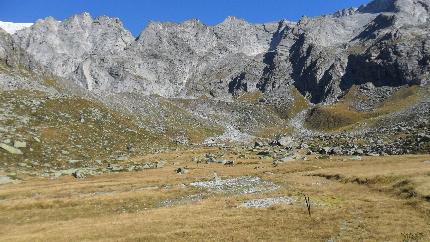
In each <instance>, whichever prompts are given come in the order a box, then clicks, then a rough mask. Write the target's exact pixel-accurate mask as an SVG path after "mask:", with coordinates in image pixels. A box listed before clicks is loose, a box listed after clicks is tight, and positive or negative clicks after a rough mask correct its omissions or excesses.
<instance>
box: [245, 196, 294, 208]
mask: <svg viewBox="0 0 430 242" xmlns="http://www.w3.org/2000/svg"><path fill="white" fill-rule="evenodd" d="M295 201H296V199H295V198H293V197H272V198H261V199H254V200H249V201H246V202H244V203H242V204H241V205H239V206H238V207H242V208H268V207H271V206H273V205H277V204H287V205H292V204H293V203H294V202H295Z"/></svg>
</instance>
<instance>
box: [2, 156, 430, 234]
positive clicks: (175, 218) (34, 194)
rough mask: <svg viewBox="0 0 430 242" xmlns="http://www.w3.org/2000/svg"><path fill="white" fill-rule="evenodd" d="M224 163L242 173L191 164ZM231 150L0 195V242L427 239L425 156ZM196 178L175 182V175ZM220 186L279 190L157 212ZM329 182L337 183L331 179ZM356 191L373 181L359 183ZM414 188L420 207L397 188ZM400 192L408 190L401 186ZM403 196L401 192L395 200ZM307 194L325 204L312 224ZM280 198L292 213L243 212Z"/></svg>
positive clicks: (30, 183)
mask: <svg viewBox="0 0 430 242" xmlns="http://www.w3.org/2000/svg"><path fill="white" fill-rule="evenodd" d="M218 152H223V153H225V155H224V157H225V159H235V160H236V161H237V165H236V166H235V167H225V166H223V165H220V164H197V163H195V162H191V159H192V157H198V156H202V155H204V154H206V153H218ZM244 152H245V151H242V152H238V151H235V150H234V149H230V150H218V149H217V148H212V149H196V150H185V151H175V152H168V153H164V154H157V155H148V156H145V157H136V158H135V159H134V160H133V161H146V160H152V159H154V158H157V159H164V160H167V161H168V165H166V167H164V168H162V169H156V170H145V171H143V172H133V173H115V174H106V175H101V176H96V177H90V178H87V179H83V180H76V179H74V178H72V177H62V178H60V179H57V180H50V179H40V178H27V179H26V180H25V181H23V182H22V183H20V184H11V185H3V186H1V189H0V241H172V240H175V241H220V240H221V241H225V240H228V241H231V240H234V241H326V240H328V239H334V240H336V241H405V240H406V239H408V238H411V237H413V238H418V239H420V240H421V241H429V239H430V226H429V225H430V224H429V223H430V217H429V213H428V211H429V210H430V205H429V202H428V201H426V200H425V197H426V196H427V195H430V193H429V187H430V164H427V163H424V162H423V161H424V160H430V157H429V156H428V155H427V156H425V155H422V156H393V157H365V158H364V159H363V160H362V161H352V160H349V159H348V157H335V158H332V159H330V160H317V159H314V158H313V157H309V160H308V161H294V162H289V163H286V164H281V165H279V166H277V167H273V166H272V165H271V160H270V159H260V158H259V157H258V156H256V155H255V154H254V153H252V152H247V154H246V157H247V158H246V159H245V158H238V155H239V154H240V153H244ZM180 166H187V167H188V168H189V170H190V172H189V173H188V174H186V175H177V174H175V172H174V169H175V168H177V167H180ZM213 171H216V172H217V173H218V174H219V175H220V176H221V177H223V178H225V177H236V176H243V175H253V176H259V177H261V178H263V179H264V180H268V181H272V182H274V183H276V184H278V185H280V186H281V188H280V189H278V190H275V191H272V192H268V193H258V194H248V195H245V194H230V195H225V194H224V195H223V194H212V193H207V194H206V195H207V196H205V199H203V200H201V201H198V202H195V203H185V204H182V205H174V206H171V207H162V206H160V204H161V203H160V202H161V201H164V200H167V199H175V198H180V197H184V196H187V195H190V194H196V193H199V192H201V190H198V189H196V188H192V187H190V186H185V187H184V186H183V185H182V184H189V183H190V182H193V181H199V180H207V179H210V178H211V176H212V173H213ZM327 178H330V179H327ZM356 178H358V179H359V180H358V181H366V180H367V181H369V182H367V183H365V182H357V180H356ZM405 180H408V181H409V182H408V183H407V186H409V188H410V189H413V190H414V191H415V192H416V195H415V196H413V197H405V196H402V194H401V193H399V190H398V189H397V188H396V185H397V186H399V182H402V181H405ZM400 185H402V184H400ZM396 189H397V190H396ZM303 194H307V195H308V196H310V198H311V201H313V202H315V203H317V204H319V205H318V206H313V207H312V209H311V211H312V217H309V216H308V215H307V211H306V209H305V207H304V206H303V199H302V197H303ZM278 196H293V197H295V198H297V199H298V201H297V202H296V203H294V204H293V205H276V206H273V207H270V208H264V209H246V208H238V207H237V205H239V204H241V203H242V202H243V201H245V200H249V199H255V198H267V197H278Z"/></svg>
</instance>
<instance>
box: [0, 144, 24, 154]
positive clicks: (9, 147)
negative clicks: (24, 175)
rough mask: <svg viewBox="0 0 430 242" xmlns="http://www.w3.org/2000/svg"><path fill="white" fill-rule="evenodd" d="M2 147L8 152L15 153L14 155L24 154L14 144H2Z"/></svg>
mask: <svg viewBox="0 0 430 242" xmlns="http://www.w3.org/2000/svg"><path fill="white" fill-rule="evenodd" d="M0 148H2V149H4V150H6V151H7V152H9V153H11V154H14V155H22V154H23V153H22V151H21V150H20V149H18V148H15V147H13V146H10V145H7V144H3V143H2V144H0Z"/></svg>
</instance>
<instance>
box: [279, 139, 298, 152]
mask: <svg viewBox="0 0 430 242" xmlns="http://www.w3.org/2000/svg"><path fill="white" fill-rule="evenodd" d="M277 144H278V145H279V146H282V147H284V148H286V149H293V148H295V147H296V146H297V144H296V142H295V141H294V140H293V138H291V137H290V136H283V137H281V138H279V139H278V140H277Z"/></svg>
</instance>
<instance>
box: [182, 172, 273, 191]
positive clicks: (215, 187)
mask: <svg viewBox="0 0 430 242" xmlns="http://www.w3.org/2000/svg"><path fill="white" fill-rule="evenodd" d="M190 185H191V186H194V187H200V188H206V189H209V190H210V191H212V192H216V193H236V194H250V193H258V192H270V191H274V190H276V189H278V188H279V186H278V185H276V184H274V183H272V182H269V181H264V180H262V179H261V178H259V177H251V176H242V177H236V178H231V179H225V180H222V179H216V180H213V181H200V182H193V183H191V184H190Z"/></svg>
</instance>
